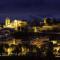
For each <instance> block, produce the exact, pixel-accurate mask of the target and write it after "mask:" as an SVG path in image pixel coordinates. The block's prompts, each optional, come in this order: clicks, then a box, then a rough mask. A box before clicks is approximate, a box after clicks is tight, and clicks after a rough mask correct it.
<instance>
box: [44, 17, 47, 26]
mask: <svg viewBox="0 0 60 60" xmlns="http://www.w3.org/2000/svg"><path fill="white" fill-rule="evenodd" d="M44 24H45V25H47V18H46V17H45V18H44Z"/></svg>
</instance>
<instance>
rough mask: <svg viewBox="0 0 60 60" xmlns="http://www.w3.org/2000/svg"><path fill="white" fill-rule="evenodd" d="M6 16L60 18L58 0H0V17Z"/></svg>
mask: <svg viewBox="0 0 60 60" xmlns="http://www.w3.org/2000/svg"><path fill="white" fill-rule="evenodd" d="M6 16H11V17H17V18H18V17H19V18H27V19H29V16H40V17H42V16H47V17H55V18H60V0H0V17H6ZM0 19H1V18H0Z"/></svg>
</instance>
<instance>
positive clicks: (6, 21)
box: [5, 17, 10, 26]
mask: <svg viewBox="0 0 60 60" xmlns="http://www.w3.org/2000/svg"><path fill="white" fill-rule="evenodd" d="M9 24H10V19H9V18H8V17H7V18H6V20H5V25H6V26H7V25H9Z"/></svg>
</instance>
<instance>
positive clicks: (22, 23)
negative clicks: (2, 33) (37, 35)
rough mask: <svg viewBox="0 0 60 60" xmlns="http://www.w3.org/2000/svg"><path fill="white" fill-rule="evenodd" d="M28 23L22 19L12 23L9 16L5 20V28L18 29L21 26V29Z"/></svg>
mask: <svg viewBox="0 0 60 60" xmlns="http://www.w3.org/2000/svg"><path fill="white" fill-rule="evenodd" d="M26 25H27V22H26V21H22V20H16V19H15V20H14V21H12V22H11V23H10V20H9V19H8V18H7V19H6V21H5V26H4V28H13V29H15V30H18V27H20V31H22V30H21V27H25V26H26Z"/></svg>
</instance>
